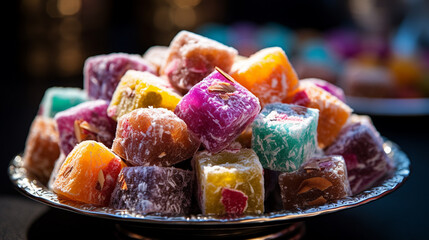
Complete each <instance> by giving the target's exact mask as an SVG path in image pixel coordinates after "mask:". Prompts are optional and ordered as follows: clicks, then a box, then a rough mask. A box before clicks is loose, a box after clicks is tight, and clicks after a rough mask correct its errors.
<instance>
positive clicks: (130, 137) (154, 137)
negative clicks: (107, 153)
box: [112, 108, 200, 167]
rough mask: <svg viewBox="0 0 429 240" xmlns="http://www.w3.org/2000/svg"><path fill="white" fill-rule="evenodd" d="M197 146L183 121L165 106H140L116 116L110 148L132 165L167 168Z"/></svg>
mask: <svg viewBox="0 0 429 240" xmlns="http://www.w3.org/2000/svg"><path fill="white" fill-rule="evenodd" d="M199 146H200V142H199V140H198V139H197V138H196V137H195V136H194V135H192V134H191V133H190V132H189V131H188V127H187V125H186V123H185V122H184V121H183V120H182V119H180V118H179V117H177V116H176V115H175V114H174V113H173V112H172V111H170V110H167V109H165V108H139V109H136V110H134V111H132V112H130V113H127V114H125V115H123V116H122V117H120V118H119V120H118V125H117V130H116V136H115V139H114V141H113V146H112V150H113V151H114V152H115V153H116V154H118V155H119V156H120V157H122V158H123V159H125V161H126V162H127V163H129V164H130V165H134V166H140V165H143V166H150V165H156V166H164V167H168V166H171V165H173V164H176V163H179V162H181V161H184V160H186V159H189V158H192V156H193V155H194V153H195V152H196V151H197V150H198V147H199Z"/></svg>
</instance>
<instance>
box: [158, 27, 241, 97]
mask: <svg viewBox="0 0 429 240" xmlns="http://www.w3.org/2000/svg"><path fill="white" fill-rule="evenodd" d="M169 48H170V50H169V52H168V55H167V58H166V60H165V64H164V66H163V68H162V69H161V75H164V76H166V77H167V78H168V80H169V81H170V83H171V85H172V86H173V87H174V88H175V89H176V90H177V91H178V92H180V93H182V94H186V93H187V92H188V91H189V90H190V89H191V88H192V87H193V86H194V85H195V84H197V83H198V82H200V81H201V80H202V79H203V78H205V77H206V76H207V75H209V74H210V73H211V72H213V70H214V69H215V67H216V66H217V67H219V68H221V69H223V70H224V71H226V72H228V71H229V70H230V69H231V66H232V64H233V63H234V58H235V56H237V54H238V52H237V50H235V49H234V48H231V47H228V46H225V45H223V44H221V43H219V42H217V41H215V40H212V39H209V38H206V37H203V36H200V35H198V34H195V33H192V32H188V31H181V32H179V33H178V34H177V35H176V36H175V37H174V39H173V40H172V41H171V43H170V46H169Z"/></svg>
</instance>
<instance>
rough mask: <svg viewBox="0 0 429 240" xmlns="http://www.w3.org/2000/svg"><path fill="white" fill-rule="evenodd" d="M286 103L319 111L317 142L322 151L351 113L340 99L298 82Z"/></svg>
mask: <svg viewBox="0 0 429 240" xmlns="http://www.w3.org/2000/svg"><path fill="white" fill-rule="evenodd" d="M286 102H287V103H291V104H296V105H301V106H304V107H308V108H315V109H319V122H318V126H317V142H318V145H319V147H320V148H322V149H324V148H326V147H327V146H329V145H330V144H331V143H333V142H334V140H335V138H336V137H337V136H338V133H339V132H340V130H341V128H342V127H343V126H344V124H345V123H346V122H347V119H348V118H349V116H350V114H351V112H352V109H351V108H350V107H349V106H348V105H346V104H345V103H344V102H342V101H341V100H340V99H338V98H337V97H335V96H334V95H332V94H330V93H329V92H327V91H326V90H324V89H323V88H320V87H318V86H316V85H315V84H314V83H311V82H300V83H299V87H298V89H297V90H296V91H295V92H294V94H292V95H291V97H288V98H287V99H286Z"/></svg>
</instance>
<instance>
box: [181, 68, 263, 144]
mask: <svg viewBox="0 0 429 240" xmlns="http://www.w3.org/2000/svg"><path fill="white" fill-rule="evenodd" d="M260 109H261V107H260V105H259V100H258V98H256V97H255V96H254V95H253V94H252V93H251V92H249V91H248V90H247V89H246V88H244V87H243V86H241V85H240V84H239V83H237V82H236V81H234V80H233V79H232V78H231V77H230V76H229V75H228V74H226V73H225V72H223V71H222V70H220V69H218V68H217V70H215V71H214V72H213V73H211V74H210V75H209V76H207V77H206V78H204V80H202V81H201V82H199V83H198V84H197V85H195V86H194V87H193V88H192V89H191V90H190V91H189V92H188V93H187V94H186V95H185V96H184V97H183V98H182V100H180V102H179V103H178V104H177V106H176V109H175V111H174V112H175V113H176V114H177V116H179V117H180V118H181V119H183V120H184V121H185V122H186V124H187V125H188V128H189V129H190V130H191V131H192V133H194V134H195V135H196V136H197V137H198V138H199V139H200V141H201V143H202V144H203V145H204V147H205V148H206V149H207V150H208V151H210V152H219V151H221V150H222V149H225V148H226V147H227V146H228V145H229V144H230V143H232V142H233V141H234V140H235V139H236V138H237V137H238V136H239V135H240V134H241V133H242V132H243V131H244V129H245V128H246V127H247V126H248V125H249V124H250V123H251V122H252V121H253V119H254V118H255V117H256V115H257V114H258V113H259V111H260Z"/></svg>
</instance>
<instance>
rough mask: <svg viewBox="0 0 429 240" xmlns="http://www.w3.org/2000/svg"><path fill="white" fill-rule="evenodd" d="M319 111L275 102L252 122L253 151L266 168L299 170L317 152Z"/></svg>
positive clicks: (285, 170)
mask: <svg viewBox="0 0 429 240" xmlns="http://www.w3.org/2000/svg"><path fill="white" fill-rule="evenodd" d="M318 119H319V110H317V109H313V108H306V107H302V106H298V105H292V104H283V103H273V104H268V105H266V106H265V107H264V109H262V111H261V113H260V114H259V115H258V116H257V117H256V119H255V121H254V122H253V123H252V131H253V133H252V148H253V150H254V151H255V152H256V154H257V155H258V157H259V160H260V161H261V164H262V166H263V167H264V168H268V169H270V170H274V171H283V172H292V171H295V170H297V169H298V168H299V167H300V166H301V165H302V164H303V163H304V162H305V161H306V160H307V159H309V158H310V157H311V156H312V155H313V154H314V152H315V151H316V149H317V122H318Z"/></svg>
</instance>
